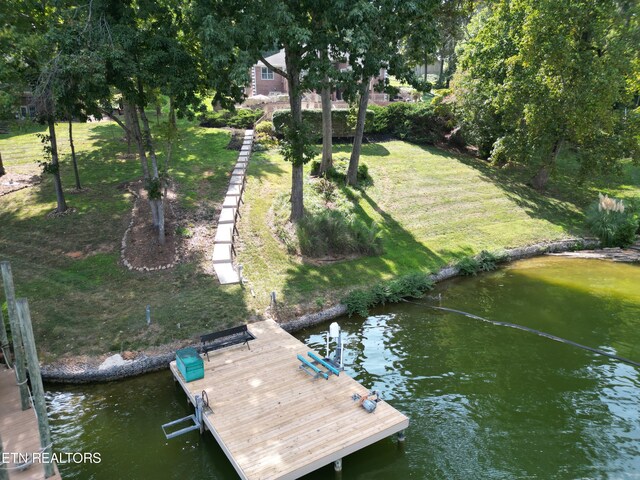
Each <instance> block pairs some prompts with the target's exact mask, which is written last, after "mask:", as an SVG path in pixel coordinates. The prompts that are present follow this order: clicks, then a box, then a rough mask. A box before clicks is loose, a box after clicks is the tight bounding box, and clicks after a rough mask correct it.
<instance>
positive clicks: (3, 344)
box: [0, 305, 11, 480]
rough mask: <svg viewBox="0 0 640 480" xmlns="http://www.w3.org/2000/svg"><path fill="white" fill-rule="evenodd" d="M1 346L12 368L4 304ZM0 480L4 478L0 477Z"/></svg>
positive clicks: (6, 360) (0, 317)
mask: <svg viewBox="0 0 640 480" xmlns="http://www.w3.org/2000/svg"><path fill="white" fill-rule="evenodd" d="M0 348H2V355H3V357H4V362H5V363H6V364H7V367H8V368H11V352H10V351H9V337H8V336H7V327H6V326H5V324H4V315H3V314H2V306H1V305H0ZM0 480H2V479H1V478H0Z"/></svg>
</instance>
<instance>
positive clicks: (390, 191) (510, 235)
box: [0, 122, 640, 361]
mask: <svg viewBox="0 0 640 480" xmlns="http://www.w3.org/2000/svg"><path fill="white" fill-rule="evenodd" d="M74 128H75V138H76V148H77V151H78V157H79V164H80V173H81V177H82V180H83V185H84V186H85V187H87V191H85V192H83V193H80V194H71V193H69V194H68V195H67V201H68V204H69V206H70V207H73V208H74V209H76V212H75V213H73V214H70V215H66V216H63V217H60V218H49V217H48V216H47V213H49V212H50V211H51V210H53V208H54V206H55V194H54V190H53V185H52V181H51V179H50V178H45V179H44V181H43V182H42V183H41V184H40V185H38V186H36V187H33V188H29V189H25V190H21V191H18V192H15V193H12V194H10V195H7V196H4V197H0V260H9V261H10V262H11V264H12V267H13V272H14V279H15V285H16V292H17V295H18V296H19V297H27V298H28V299H29V303H30V306H31V310H32V317H33V321H34V325H35V330H36V336H37V340H38V343H39V350H40V351H41V355H42V357H43V360H45V361H51V360H53V359H55V358H58V357H61V356H64V355H66V354H70V355H78V354H103V353H107V352H118V351H120V350H127V349H139V348H145V347H149V346H154V345H161V344H165V343H168V342H171V341H173V340H179V339H186V338H194V337H195V336H196V335H198V334H202V333H205V332H208V331H213V330H219V329H223V328H227V327H230V326H234V325H238V324H240V323H246V322H247V321H251V320H252V319H254V318H256V317H258V316H259V315H260V314H261V313H263V312H264V311H265V309H266V308H267V306H268V305H269V294H270V292H271V291H276V292H277V294H278V301H279V304H280V305H281V306H282V307H283V308H282V310H281V313H282V315H283V317H286V316H291V315H293V314H294V313H295V312H298V311H303V310H308V309H319V308H321V306H328V305H329V304H332V303H334V302H336V301H339V299H340V298H341V297H342V296H343V295H344V294H345V293H346V292H347V291H348V290H350V289H351V288H354V287H358V286H364V285H369V284H371V283H373V282H376V281H379V280H382V279H386V278H390V277H393V276H395V275H399V274H403V273H407V272H411V271H416V270H420V271H433V270H436V269H438V268H439V267H441V266H443V265H445V264H447V263H449V262H452V261H455V260H456V259H457V258H460V257H462V256H465V255H469V254H475V253H477V252H479V251H480V250H482V249H489V250H500V249H503V248H507V247H514V246H519V245H525V244H530V243H535V242H540V241H543V240H553V239H558V238H562V237H566V236H571V235H581V234H583V233H584V232H583V230H582V209H583V207H584V206H585V205H586V204H588V203H589V202H590V201H592V200H593V199H594V198H595V197H596V195H597V192H598V191H607V192H608V193H611V194H614V195H625V196H633V195H638V193H639V191H638V184H640V181H639V180H640V169H638V168H636V167H631V166H627V167H626V168H625V174H624V175H623V176H622V177H615V176H612V177H608V178H599V179H598V180H597V181H594V180H592V181H591V182H590V183H588V184H585V185H582V186H580V187H578V186H577V184H576V183H575V181H573V180H572V179H573V178H574V177H575V172H576V168H577V167H576V165H575V164H573V163H572V162H571V161H570V160H565V161H564V162H563V164H562V168H561V169H560V171H559V172H558V175H557V176H556V177H555V178H554V179H553V180H552V182H551V185H550V192H549V196H541V195H539V194H537V193H535V192H533V191H532V190H531V189H530V188H528V187H526V186H523V185H524V183H523V182H522V181H523V180H525V179H526V178H527V175H528V173H527V172H520V171H518V170H512V171H500V170H495V169H493V168H491V167H489V166H487V165H486V164H485V163H484V162H482V161H478V160H474V159H470V158H468V157H463V156H455V155H452V154H449V153H447V152H444V151H441V150H437V149H433V148H422V147H419V146H415V145H411V144H407V143H404V142H400V141H393V142H385V143H380V144H369V145H365V146H364V149H363V153H364V155H363V159H362V160H363V162H365V163H366V164H367V165H368V166H369V170H370V173H371V176H372V177H373V181H374V183H373V185H372V186H370V187H368V188H367V189H366V190H364V191H358V190H355V191H354V195H356V197H357V211H358V215H359V216H360V217H361V218H363V219H365V220H367V221H371V220H375V221H376V222H378V223H379V224H380V226H381V229H382V238H383V242H384V254H383V255H381V256H378V257H363V258H358V259H354V260H350V261H344V262H340V263H334V264H329V265H322V266H317V265H311V264H305V263H303V262H302V261H301V260H300V259H298V258H292V257H290V256H289V255H287V253H286V250H285V248H284V246H282V245H281V244H280V242H279V241H278V240H276V238H275V237H274V235H273V233H272V230H271V228H270V226H269V210H270V208H271V205H272V202H273V199H274V198H275V196H276V195H277V194H279V193H280V192H285V191H287V190H288V189H289V188H290V178H291V168H290V165H289V164H288V163H286V162H284V161H283V160H282V158H281V157H280V156H279V154H278V153H277V152H275V151H269V152H260V153H254V155H253V157H252V161H251V163H250V167H249V175H248V186H247V191H246V197H245V204H244V205H243V207H242V218H241V222H240V225H239V229H240V242H239V245H238V250H239V257H238V262H239V263H241V264H242V265H243V267H244V274H245V276H246V277H247V278H248V281H249V283H248V286H247V288H244V289H243V288H242V287H240V286H238V285H232V286H224V287H222V286H220V285H219V284H218V282H217V280H216V278H215V277H213V276H210V275H208V274H207V273H206V272H205V271H204V268H203V266H204V265H206V263H207V262H208V261H209V258H208V256H207V255H206V254H203V255H202V257H200V258H193V259H191V260H190V261H189V262H187V263H182V264H180V265H179V266H178V267H177V268H175V269H172V270H167V271H161V272H153V273H146V274H143V273H134V272H129V271H128V270H126V269H125V268H124V267H123V266H122V265H121V264H120V252H119V247H120V242H121V239H122V236H123V234H124V231H125V230H126V228H127V225H128V222H129V218H130V212H131V207H132V198H131V197H130V195H129V194H128V193H127V192H126V191H125V190H124V189H123V188H122V185H123V183H124V182H129V181H131V180H135V179H137V178H139V177H140V165H139V162H138V160H137V158H136V157H135V156H131V157H127V156H126V155H124V153H126V144H125V143H124V142H123V141H122V136H123V135H122V132H121V130H120V129H119V127H118V126H117V125H115V124H113V123H111V122H99V123H89V124H75V125H74ZM58 130H59V139H58V141H59V145H60V150H61V154H62V165H61V170H62V172H63V184H64V185H65V188H66V189H70V188H71V187H72V186H73V184H74V182H73V176H72V169H71V164H70V158H69V145H68V138H67V133H66V132H67V128H66V125H64V124H61V125H59V129H58ZM180 130H181V139H180V145H179V147H178V148H177V149H176V150H175V153H174V159H173V162H172V165H171V171H170V174H171V176H172V177H173V178H174V179H175V180H176V181H177V183H178V191H179V199H180V206H181V208H182V209H184V210H186V211H187V212H193V211H196V210H197V211H198V212H200V214H201V215H204V217H205V218H206V219H207V220H208V221H211V222H213V221H214V220H215V218H216V209H218V208H219V207H220V204H221V202H222V200H223V195H224V192H225V190H226V188H227V182H228V177H229V174H230V172H231V170H232V167H233V164H234V163H235V160H236V157H237V152H234V151H230V150H227V149H225V146H226V145H227V143H228V141H229V135H230V134H229V132H226V131H223V130H216V129H203V128H200V127H197V126H195V125H194V124H190V123H188V122H181V124H180ZM36 131H40V132H43V131H44V128H43V127H39V126H33V127H30V128H29V129H28V130H27V131H21V132H20V131H18V132H13V133H11V134H9V135H0V151H1V152H2V156H3V160H4V163H5V166H6V168H7V170H8V171H10V172H16V173H28V172H34V173H37V171H38V167H37V164H36V160H38V159H40V158H41V157H42V153H41V152H42V150H41V144H40V141H39V140H38V139H37V138H36V137H35V135H34V133H35V132H36ZM159 147H160V148H159V150H162V145H161V144H160V145H159ZM336 151H338V152H347V151H348V148H347V147H343V146H338V147H336ZM162 161H163V158H162V156H161V157H160V162H162ZM0 181H2V180H1V179H0ZM78 252H79V253H80V255H78ZM0 298H3V295H0ZM146 305H151V308H152V325H151V327H147V326H146V323H145V307H146ZM5 308H6V307H5ZM5 313H6V310H5Z"/></svg>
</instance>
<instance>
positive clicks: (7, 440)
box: [0, 366, 60, 480]
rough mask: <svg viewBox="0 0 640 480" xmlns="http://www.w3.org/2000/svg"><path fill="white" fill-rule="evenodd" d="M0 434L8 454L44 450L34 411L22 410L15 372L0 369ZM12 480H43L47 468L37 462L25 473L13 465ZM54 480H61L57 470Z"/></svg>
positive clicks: (11, 466) (10, 465) (31, 409)
mask: <svg viewBox="0 0 640 480" xmlns="http://www.w3.org/2000/svg"><path fill="white" fill-rule="evenodd" d="M0 432H2V442H3V449H4V453H22V454H25V453H29V454H32V453H34V452H39V451H40V433H39V431H38V421H37V420H36V413H35V411H34V410H33V408H29V409H28V410H24V411H23V410H22V407H21V405H20V390H19V388H18V386H17V384H16V377H15V373H14V372H13V370H9V369H5V368H3V367H2V366H0ZM8 467H9V468H10V469H11V470H9V480H42V479H44V466H43V464H42V463H34V464H33V465H31V466H30V467H29V468H27V469H26V470H23V471H18V470H13V469H12V468H13V467H15V465H14V464H12V463H9V465H8ZM49 479H50V480H60V474H59V473H58V469H57V467H56V473H55V475H54V476H52V477H49Z"/></svg>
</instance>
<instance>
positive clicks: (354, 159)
mask: <svg viewBox="0 0 640 480" xmlns="http://www.w3.org/2000/svg"><path fill="white" fill-rule="evenodd" d="M368 104H369V80H368V79H367V80H366V81H364V82H362V85H361V87H360V101H359V102H358V120H357V122H356V133H355V136H354V137H353V149H352V150H351V158H350V159H349V170H348V171H347V183H348V184H349V185H356V184H357V183H358V163H359V162H360V151H361V150H362V137H363V135H364V122H365V120H366V118H367V105H368Z"/></svg>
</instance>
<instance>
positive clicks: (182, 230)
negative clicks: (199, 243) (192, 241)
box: [176, 225, 193, 238]
mask: <svg viewBox="0 0 640 480" xmlns="http://www.w3.org/2000/svg"><path fill="white" fill-rule="evenodd" d="M176 235H179V236H181V237H184V238H191V237H193V231H192V230H191V229H190V228H187V227H183V226H182V225H178V226H177V227H176Z"/></svg>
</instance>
